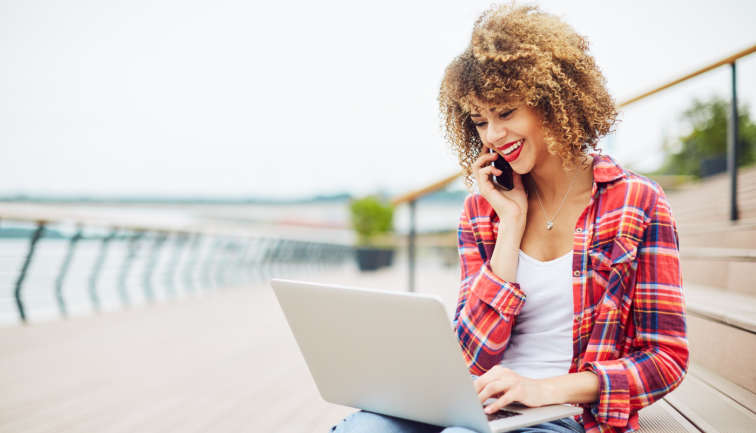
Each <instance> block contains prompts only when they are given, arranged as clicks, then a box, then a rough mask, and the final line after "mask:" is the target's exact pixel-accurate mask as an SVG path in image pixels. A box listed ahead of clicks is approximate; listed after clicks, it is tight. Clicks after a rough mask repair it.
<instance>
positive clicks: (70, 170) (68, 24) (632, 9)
mask: <svg viewBox="0 0 756 433" xmlns="http://www.w3.org/2000/svg"><path fill="white" fill-rule="evenodd" d="M489 4H490V1H412V2H406V1H402V2H399V1H382V2H359V1H318V2H311V1H293V2H250V1H242V0H215V1H212V2H210V1H204V2H202V1H193V0H181V1H178V0H149V1H145V0H133V1H129V2H121V1H115V0H98V1H91V0H88V1H85V0H69V1H66V2H57V1H49V0H48V1H42V0H23V1H22V0H0V11H2V12H0V29H3V31H2V38H1V39H0V59H3V61H2V63H3V66H2V67H0V77H2V79H1V80H0V101H3V102H2V104H0V110H2V111H1V112H0V195H15V194H31V195H35V194H37V195H63V196H65V195H93V196H119V195H120V196H135V195H136V196H176V197H195V196H197V197H199V196H202V197H225V198H236V197H247V196H257V197H272V198H294V197H306V196H309V195H314V194H332V193H340V192H348V193H351V194H355V195H363V194H369V193H374V192H383V193H387V194H390V195H393V194H401V193H404V192H407V191H411V190H414V189H417V188H421V187H423V186H425V185H427V184H429V183H432V182H434V181H436V180H439V179H441V178H443V177H446V176H448V175H450V174H452V173H455V172H456V171H458V170H459V166H458V164H457V162H456V161H457V160H456V156H455V155H454V154H453V153H452V152H451V150H450V149H449V146H448V144H447V143H446V142H444V140H443V134H442V132H441V129H440V119H439V113H438V103H437V99H436V98H437V95H438V89H439V85H440V81H441V77H442V74H443V71H444V68H445V67H446V65H448V63H449V62H450V61H451V60H452V59H453V58H454V56H456V55H457V54H459V53H460V52H461V51H462V50H464V48H465V47H466V45H467V44H468V43H469V38H470V34H471V30H472V24H473V22H474V21H475V18H476V17H477V16H478V15H479V14H480V13H481V12H482V11H483V10H485V9H486V8H487V7H488V6H489ZM537 4H538V5H540V6H541V7H542V9H544V10H545V11H547V12H550V13H554V14H556V15H559V16H560V17H562V18H563V19H564V20H565V21H566V22H567V23H569V24H570V25H572V27H573V28H575V30H576V31H577V32H578V33H580V34H583V35H585V36H586V37H587V38H588V40H589V42H590V51H591V54H592V55H593V56H594V57H595V58H596V61H597V63H598V64H599V66H600V67H601V70H602V72H603V73H604V75H605V76H606V78H607V83H608V87H609V91H610V93H611V94H612V95H613V96H614V97H615V99H616V100H617V101H618V102H619V101H622V100H624V99H627V98H629V97H631V96H634V95H636V94H638V93H640V92H643V91H645V90H648V89H650V88H652V87H655V86H656V85H658V84H662V83H664V82H665V81H668V80H670V79H674V78H677V77H678V76H680V75H683V74H685V73H688V72H690V71H692V70H695V69H697V68H699V67H702V66H705V65H706V64H708V63H711V62H713V61H716V60H719V59H720V58H722V57H725V56H727V55H730V54H732V53H735V52H737V51H740V50H742V49H744V48H747V47H748V46H750V45H753V44H754V43H756V26H754V25H753V18H754V17H756V2H743V1H737V0H722V1H718V2H711V1H698V0H696V1H680V0H673V1H648V0H641V1H634V2H618V1H594V0H590V1H589V0H584V1H583V0H581V1H557V0H550V1H540V2H537ZM729 77H730V71H729V69H728V68H720V69H718V70H716V71H712V72H710V73H708V74H706V75H704V76H701V77H699V78H696V79H694V80H691V81H689V82H687V83H685V84H684V85H681V86H678V87H676V88H674V89H671V90H668V91H666V92H664V93H662V94H659V95H657V96H654V97H651V98H648V99H647V100H645V101H643V102H640V103H638V104H635V105H633V106H630V107H628V108H626V109H625V110H623V111H622V113H621V116H620V122H619V123H618V125H617V128H616V129H617V132H616V133H615V134H614V135H613V136H612V137H610V138H609V139H607V140H604V141H603V142H602V146H603V147H604V148H605V149H606V151H607V153H609V154H610V155H612V156H614V157H615V158H616V159H617V160H618V161H619V162H620V163H622V164H624V165H626V166H628V167H630V168H634V169H636V170H650V169H653V168H655V167H656V166H658V164H659V163H660V161H661V153H660V145H661V143H662V141H663V139H664V137H665V136H667V135H670V136H674V135H676V134H680V133H683V132H685V128H684V125H682V124H681V122H680V121H679V113H680V112H682V111H683V109H684V108H685V107H686V106H687V105H688V104H690V101H691V100H692V99H693V98H694V97H699V98H706V97H709V96H711V95H714V94H719V95H721V96H729V94H730V90H729V89H730V84H729V83H730V81H729V80H730V78H729ZM754 77H756V54H754V55H751V56H750V57H747V58H745V59H743V60H741V61H740V62H739V63H738V80H739V81H738V92H739V100H740V101H741V102H743V103H747V104H749V105H752V103H753V101H754V100H756V79H754Z"/></svg>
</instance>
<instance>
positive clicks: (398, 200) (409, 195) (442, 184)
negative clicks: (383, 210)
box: [391, 171, 462, 206]
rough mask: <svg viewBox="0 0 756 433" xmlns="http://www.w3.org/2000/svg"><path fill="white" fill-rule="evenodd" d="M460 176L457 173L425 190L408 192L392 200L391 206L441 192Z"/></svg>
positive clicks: (460, 173)
mask: <svg viewBox="0 0 756 433" xmlns="http://www.w3.org/2000/svg"><path fill="white" fill-rule="evenodd" d="M461 175H462V172H461V171H460V172H459V173H455V174H453V175H451V176H447V177H445V178H443V179H441V180H439V181H437V182H435V183H432V184H430V185H428V186H426V187H425V188H421V189H419V190H417V191H412V192H409V193H407V194H404V195H402V196H399V197H397V198H395V199H394V200H392V201H391V204H393V205H394V206H398V205H400V204H403V203H408V202H411V201H414V200H417V199H418V198H420V197H422V196H425V195H428V194H430V193H433V192H436V191H439V190H442V189H444V188H446V187H447V186H448V185H449V184H450V183H452V182H454V181H455V180H457V178H458V177H460V176H461Z"/></svg>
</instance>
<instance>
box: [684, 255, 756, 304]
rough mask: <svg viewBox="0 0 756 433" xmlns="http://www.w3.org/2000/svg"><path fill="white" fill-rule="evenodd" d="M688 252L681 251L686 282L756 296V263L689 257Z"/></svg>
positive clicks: (720, 258) (719, 258) (720, 257)
mask: <svg viewBox="0 0 756 433" xmlns="http://www.w3.org/2000/svg"><path fill="white" fill-rule="evenodd" d="M687 251H688V249H685V248H681V249H680V256H681V258H680V268H681V270H682V275H683V278H684V279H685V281H686V282H688V283H693V284H696V285H702V286H709V287H718V288H721V289H722V290H723V291H727V292H738V293H744V294H749V295H756V284H754V283H755V282H754V276H755V275H756V261H750V260H742V261H741V260H738V261H735V260H732V261H731V260H727V259H726V258H725V257H724V256H719V257H713V256H709V257H705V256H695V255H688V252H687Z"/></svg>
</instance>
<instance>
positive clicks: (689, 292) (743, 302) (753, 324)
mask: <svg viewBox="0 0 756 433" xmlns="http://www.w3.org/2000/svg"><path fill="white" fill-rule="evenodd" d="M684 287H685V302H686V304H687V312H688V314H694V315H696V316H699V317H701V318H704V319H707V320H711V321H714V322H718V323H721V324H724V325H728V326H732V327H735V328H738V329H741V330H743V331H747V332H751V333H753V334H756V296H749V295H745V294H741V293H731V292H724V291H721V290H718V289H716V288H712V287H706V286H701V285H695V284H687V283H686V284H685V286H684Z"/></svg>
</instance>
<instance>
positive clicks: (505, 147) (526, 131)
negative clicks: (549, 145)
mask: <svg viewBox="0 0 756 433" xmlns="http://www.w3.org/2000/svg"><path fill="white" fill-rule="evenodd" d="M479 107H480V108H479V111H477V110H475V111H473V112H472V113H470V119H471V120H472V121H473V123H474V124H475V129H477V131H478V136H479V137H480V140H481V141H482V142H483V146H484V149H483V150H484V151H488V149H493V150H494V151H495V152H497V153H498V154H499V155H500V156H501V157H503V158H504V159H506V160H507V162H508V163H509V165H511V166H512V169H513V170H514V171H515V172H517V173H519V174H525V173H528V172H530V171H531V170H532V169H533V167H534V166H535V165H536V162H540V161H543V160H544V158H547V157H548V156H549V153H548V150H547V149H546V144H545V143H544V141H543V127H542V117H541V115H540V114H539V113H538V112H536V111H535V110H533V109H532V108H530V107H528V106H527V105H526V104H518V105H513V106H504V107H499V106H496V107H494V106H486V105H482V106H479ZM486 148H488V149H486Z"/></svg>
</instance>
